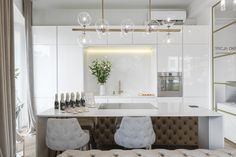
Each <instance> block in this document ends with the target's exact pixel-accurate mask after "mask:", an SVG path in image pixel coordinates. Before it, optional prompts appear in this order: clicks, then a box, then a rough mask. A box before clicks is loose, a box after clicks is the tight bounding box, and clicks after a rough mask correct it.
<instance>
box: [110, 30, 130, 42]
mask: <svg viewBox="0 0 236 157" xmlns="http://www.w3.org/2000/svg"><path fill="white" fill-rule="evenodd" d="M132 38H133V33H128V34H126V35H123V36H122V34H121V32H111V33H110V34H109V35H108V36H107V39H108V41H107V42H108V44H111V45H131V44H132Z"/></svg>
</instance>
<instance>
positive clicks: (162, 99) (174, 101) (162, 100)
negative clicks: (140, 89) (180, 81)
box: [157, 97, 182, 104]
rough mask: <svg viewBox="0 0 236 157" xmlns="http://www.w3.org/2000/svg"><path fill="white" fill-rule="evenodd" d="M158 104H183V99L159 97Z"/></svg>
mask: <svg viewBox="0 0 236 157" xmlns="http://www.w3.org/2000/svg"><path fill="white" fill-rule="evenodd" d="M157 102H158V103H171V104H179V103H182V97H158V98H157Z"/></svg>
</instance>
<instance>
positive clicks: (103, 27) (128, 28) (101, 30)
mask: <svg viewBox="0 0 236 157" xmlns="http://www.w3.org/2000/svg"><path fill="white" fill-rule="evenodd" d="M78 23H79V24H80V27H79V28H73V29H72V30H73V31H81V32H82V35H81V39H80V43H82V44H86V43H87V42H88V41H89V40H88V39H87V38H86V36H87V34H86V32H97V33H98V34H99V35H103V34H106V33H107V32H108V31H109V32H121V33H122V35H126V34H128V33H129V32H146V33H147V34H150V33H152V32H167V33H168V35H170V32H180V31H181V30H180V29H170V27H171V26H173V25H174V23H175V21H174V20H171V19H166V20H164V21H163V22H162V23H161V24H160V23H159V22H158V21H155V22H153V21H152V20H151V0H149V12H148V20H147V21H146V22H145V23H144V28H135V25H134V23H133V22H132V20H130V19H125V20H124V21H122V23H121V28H120V29H118V28H117V27H113V28H112V27H110V26H109V23H108V21H107V20H105V18H104V0H102V18H101V19H99V20H97V21H96V23H95V27H90V28H88V27H89V25H90V23H91V16H90V15H89V14H88V13H86V12H82V13H80V14H79V16H78ZM159 25H166V26H167V28H166V29H160V28H158V26H159Z"/></svg>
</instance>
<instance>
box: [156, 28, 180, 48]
mask: <svg viewBox="0 0 236 157" xmlns="http://www.w3.org/2000/svg"><path fill="white" fill-rule="evenodd" d="M160 29H167V28H166V27H164V26H162V27H160ZM171 29H180V32H171V33H170V34H169V35H168V33H167V32H158V33H157V39H158V44H168V42H167V39H170V43H169V44H182V34H183V32H182V26H173V27H171Z"/></svg>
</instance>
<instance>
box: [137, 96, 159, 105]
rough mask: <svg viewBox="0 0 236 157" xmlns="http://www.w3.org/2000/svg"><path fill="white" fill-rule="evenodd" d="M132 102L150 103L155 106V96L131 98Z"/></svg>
mask: <svg viewBox="0 0 236 157" xmlns="http://www.w3.org/2000/svg"><path fill="white" fill-rule="evenodd" d="M132 102H133V103H150V104H152V105H154V106H157V98H145V97H144V98H133V100H132Z"/></svg>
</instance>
